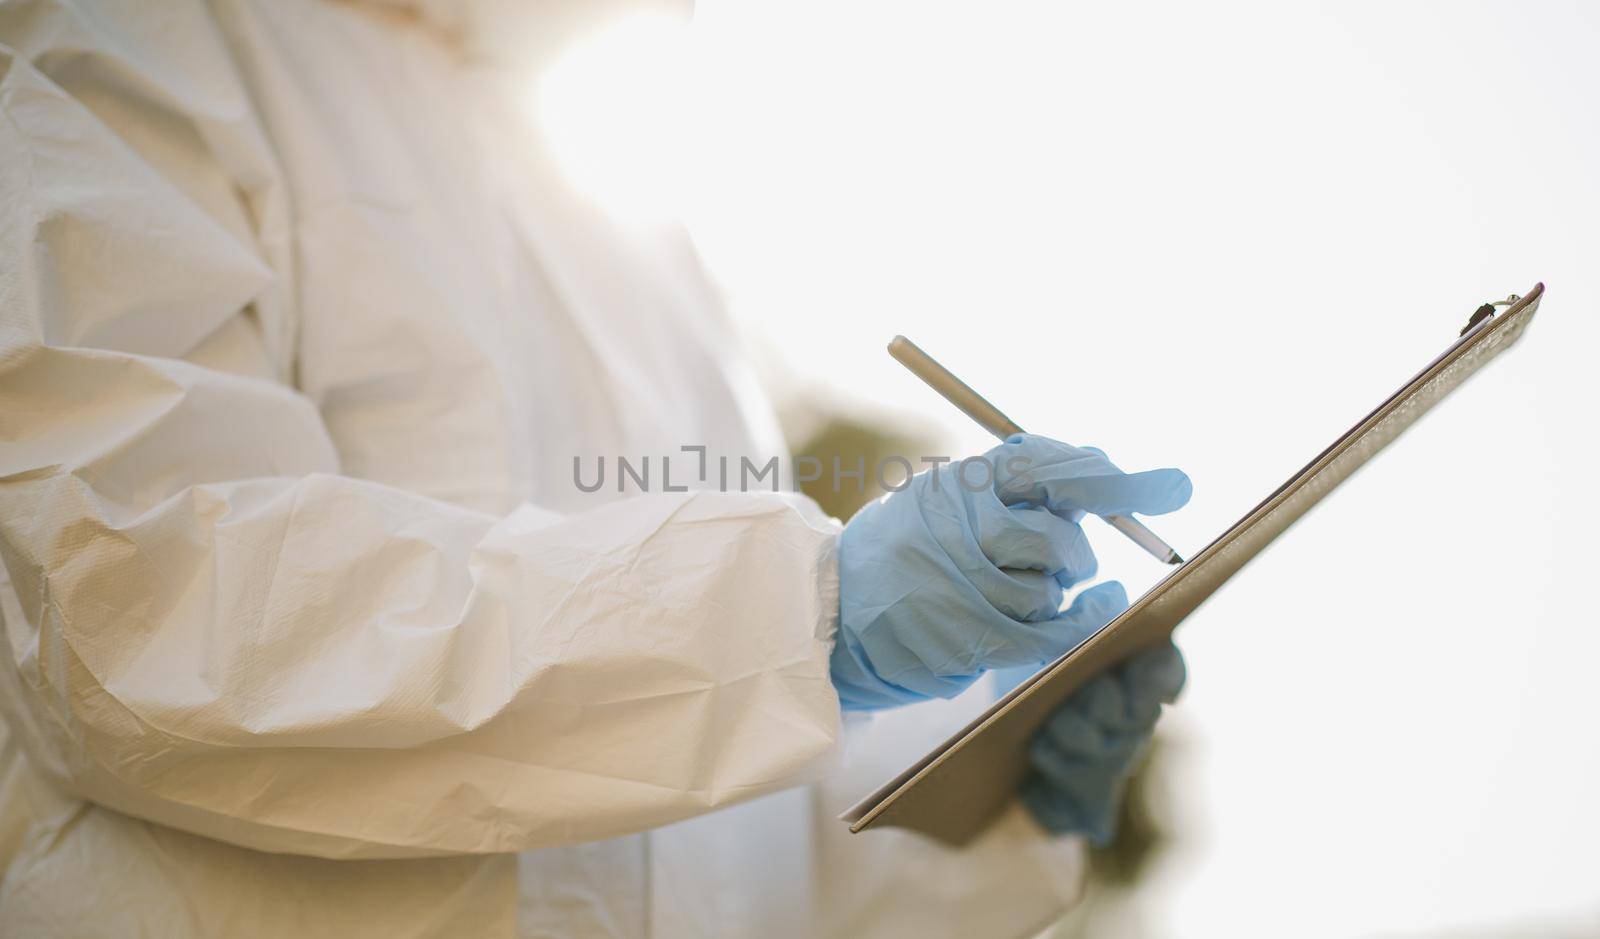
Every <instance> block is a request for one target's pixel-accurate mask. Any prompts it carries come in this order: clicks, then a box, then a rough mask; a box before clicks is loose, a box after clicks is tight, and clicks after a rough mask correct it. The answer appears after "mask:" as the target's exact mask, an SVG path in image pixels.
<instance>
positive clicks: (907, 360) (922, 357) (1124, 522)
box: [889, 336, 1183, 564]
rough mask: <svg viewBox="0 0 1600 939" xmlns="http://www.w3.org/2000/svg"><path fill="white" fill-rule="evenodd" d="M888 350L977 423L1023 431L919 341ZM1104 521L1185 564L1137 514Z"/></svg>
mask: <svg viewBox="0 0 1600 939" xmlns="http://www.w3.org/2000/svg"><path fill="white" fill-rule="evenodd" d="M889 354H890V355H892V356H894V357H895V360H896V361H898V362H899V363H900V364H901V365H904V366H905V367H906V368H908V369H910V370H911V374H913V375H915V376H917V377H918V378H920V379H922V380H923V382H925V383H926V384H927V385H928V387H929V388H932V389H933V390H934V391H937V392H939V394H941V395H943V396H944V399H945V400H946V401H948V402H950V403H951V404H953V405H955V406H956V407H958V408H960V409H961V412H962V413H963V414H965V415H967V416H968V417H970V418H972V419H973V420H975V421H977V422H978V426H980V427H982V428H983V429H984V430H987V431H988V432H989V433H991V434H994V435H995V436H996V437H999V438H1000V439H1001V440H1005V439H1006V438H1007V437H1010V436H1011V435H1012V434H1020V433H1023V432H1024V431H1023V429H1022V428H1021V427H1018V426H1017V423H1016V421H1013V420H1012V419H1011V418H1009V417H1006V416H1005V415H1004V414H1002V413H1001V412H1000V409H999V408H997V407H995V406H994V405H992V404H990V403H989V402H988V401H986V400H984V397H983V395H980V394H978V393H977V392H976V391H973V390H972V389H971V388H970V387H969V386H968V385H967V383H966V382H964V381H962V380H961V379H959V378H957V377H956V376H955V375H953V374H951V372H950V370H949V369H947V368H945V367H944V366H943V365H940V364H939V363H938V362H937V361H935V360H934V358H933V356H931V355H929V354H928V353H926V352H923V351H922V349H921V348H919V347H918V346H917V344H916V343H914V342H912V341H911V340H909V339H907V338H906V337H904V336H896V337H894V341H893V342H890V343H889ZM1104 520H1105V523H1106V524H1108V525H1110V526H1111V527H1112V528H1115V529H1116V530H1117V531H1120V532H1122V533H1123V534H1124V535H1126V536H1127V537H1128V540H1129V541H1132V542H1133V543H1134V544H1136V545H1138V546H1139V547H1141V548H1143V549H1145V550H1146V551H1148V552H1150V555H1151V556H1152V557H1154V558H1155V559H1156V560H1158V561H1161V562H1162V563H1164V564H1182V563H1183V558H1181V557H1179V556H1178V552H1176V551H1174V550H1172V546H1171V545H1169V544H1167V543H1166V542H1165V541H1162V540H1161V538H1160V537H1159V536H1158V535H1156V533H1155V532H1153V531H1151V530H1150V529H1148V528H1146V527H1144V524H1143V523H1142V522H1140V521H1139V520H1138V519H1136V518H1131V517H1129V516H1127V515H1107V516H1104Z"/></svg>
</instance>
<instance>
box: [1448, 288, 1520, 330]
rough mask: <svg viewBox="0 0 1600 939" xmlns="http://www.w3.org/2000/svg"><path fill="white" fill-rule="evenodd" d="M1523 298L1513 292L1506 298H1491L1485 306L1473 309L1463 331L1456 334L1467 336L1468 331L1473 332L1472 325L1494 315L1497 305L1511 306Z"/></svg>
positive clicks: (1462, 328)
mask: <svg viewBox="0 0 1600 939" xmlns="http://www.w3.org/2000/svg"><path fill="white" fill-rule="evenodd" d="M1521 299H1522V298H1521V297H1519V296H1517V295H1516V294H1512V295H1510V296H1509V297H1506V298H1505V299H1504V300H1490V301H1489V302H1488V303H1485V304H1484V305H1483V306H1480V307H1478V308H1477V309H1476V310H1473V311H1472V317H1471V319H1468V320H1467V325H1465V326H1463V327H1461V332H1459V333H1457V334H1456V335H1457V336H1465V335H1466V334H1467V333H1470V332H1472V327H1474V326H1476V325H1478V324H1479V323H1481V322H1483V321H1484V320H1486V319H1488V318H1489V317H1491V316H1493V315H1494V308H1495V307H1497V306H1510V305H1511V304H1513V303H1516V302H1517V301H1518V300H1521Z"/></svg>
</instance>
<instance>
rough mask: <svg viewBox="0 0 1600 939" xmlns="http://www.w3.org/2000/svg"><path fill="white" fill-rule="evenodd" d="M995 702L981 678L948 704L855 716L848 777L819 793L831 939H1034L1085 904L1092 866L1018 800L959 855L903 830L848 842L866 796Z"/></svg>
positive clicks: (820, 865) (846, 759) (848, 728)
mask: <svg viewBox="0 0 1600 939" xmlns="http://www.w3.org/2000/svg"><path fill="white" fill-rule="evenodd" d="M994 697H995V695H994V689H993V686H992V684H991V682H990V681H987V680H985V681H980V682H978V683H977V684H975V685H973V687H972V688H970V689H968V690H967V692H966V693H964V694H963V695H961V696H960V697H958V698H956V699H954V700H951V701H923V702H919V703H917V704H913V705H909V706H907V707H901V708H894V709H892V710H888V711H881V712H877V713H873V714H856V715H851V716H850V717H849V718H847V720H846V721H845V728H844V745H843V755H842V756H843V759H842V762H843V768H842V770H841V771H840V772H838V773H836V774H835V775H833V776H830V777H829V778H828V779H827V780H826V782H825V783H824V784H823V785H822V786H819V787H818V788H817V790H816V794H815V798H816V799H817V802H818V803H819V810H818V811H817V812H816V813H814V814H815V817H816V825H817V828H816V831H815V833H814V836H815V839H816V842H815V843H816V845H817V869H818V872H819V881H818V885H817V889H818V906H819V908H820V909H821V910H822V916H823V924H822V930H821V932H822V933H823V934H824V935H827V936H841V937H842V936H872V937H874V939H899V937H905V939H940V937H949V939H961V937H967V936H994V937H996V939H1027V937H1032V936H1035V935H1037V934H1039V933H1040V932H1041V931H1042V930H1044V929H1046V928H1047V927H1049V926H1050V925H1051V924H1052V923H1055V922H1056V921H1058V920H1060V919H1061V917H1063V916H1065V915H1066V913H1067V911H1068V910H1069V909H1070V908H1071V907H1072V906H1073V905H1074V904H1075V903H1076V902H1077V900H1078V898H1079V896H1080V894H1081V891H1082V886H1083V878H1084V873H1085V869H1086V862H1087V854H1086V849H1085V845H1084V842H1083V840H1082V839H1081V838H1077V837H1063V836H1057V835H1053V834H1051V833H1049V832H1047V831H1045V830H1044V829H1043V828H1040V827H1039V826H1038V825H1037V824H1035V823H1034V821H1033V819H1032V817H1031V816H1029V815H1028V812H1027V810H1026V809H1024V808H1023V807H1022V805H1021V803H1014V804H1013V805H1012V806H1011V807H1010V808H1009V809H1007V810H1006V812H1005V813H1004V814H1003V815H1001V816H1000V817H999V818H998V819H996V820H995V822H994V823H993V824H992V825H990V826H989V827H988V828H986V829H985V830H984V831H983V832H981V833H980V834H979V835H978V836H977V837H976V838H974V839H973V840H972V841H971V842H969V843H968V844H966V845H963V846H961V847H950V846H948V845H945V844H943V843H941V842H938V841H935V840H933V839H932V838H929V837H927V836H926V835H922V834H918V833H916V832H912V831H907V830H905V829H900V828H875V829H869V830H868V831H865V832H862V833H861V834H858V835H852V834H850V832H849V829H848V827H847V826H845V825H844V824H842V823H841V822H839V821H838V819H837V816H838V815H839V813H840V812H843V811H844V810H845V809H847V808H849V807H850V806H851V805H852V804H854V802H855V801H856V800H857V799H859V798H860V797H861V796H862V794H864V793H867V792H871V791H872V790H874V789H876V788H877V787H878V786H880V785H882V784H883V781H884V780H886V779H891V778H893V777H894V776H895V774H897V773H899V772H900V771H902V770H904V769H905V768H906V767H907V766H910V765H911V764H912V763H914V762H916V760H918V759H920V758H921V757H922V756H923V755H924V754H925V753H927V752H928V751H929V750H931V749H932V748H933V747H934V746H936V745H937V744H938V743H940V742H941V741H943V740H944V739H946V738H947V737H949V736H950V734H951V733H952V732H954V731H955V730H957V729H959V728H960V727H962V726H964V725H965V724H966V723H967V722H968V721H969V720H971V719H972V718H973V717H976V716H977V715H978V714H979V713H980V712H981V711H982V710H983V709H984V708H985V707H987V706H988V705H989V704H990V703H991V702H993V701H994Z"/></svg>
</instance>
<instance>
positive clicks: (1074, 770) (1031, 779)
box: [1022, 642, 1184, 845]
mask: <svg viewBox="0 0 1600 939" xmlns="http://www.w3.org/2000/svg"><path fill="white" fill-rule="evenodd" d="M1183 679H1184V669H1183V657H1182V656H1180V655H1179V654H1178V650H1177V647H1175V646H1174V645H1172V643H1170V642H1167V643H1162V644H1161V645H1159V646H1154V647H1152V648H1149V649H1145V650H1143V651H1141V652H1138V653H1136V654H1135V655H1133V656H1132V657H1131V658H1129V659H1128V660H1127V661H1126V662H1123V663H1122V664H1120V665H1117V666H1116V667H1114V668H1112V669H1110V670H1108V671H1107V672H1105V673H1104V674H1102V675H1099V676H1096V677H1095V678H1093V679H1091V680H1090V681H1089V683H1088V684H1086V685H1084V686H1083V687H1082V688H1080V689H1078V691H1077V692H1076V693H1074V694H1073V696H1072V697H1071V698H1069V699H1067V702H1066V703H1065V704H1063V705H1062V706H1061V709H1060V710H1058V711H1056V713H1055V714H1054V715H1052V716H1051V717H1050V720H1048V721H1046V722H1045V725H1044V727H1043V728H1041V729H1040V731H1039V734H1038V736H1036V737H1035V738H1034V740H1033V745H1032V747H1030V748H1029V750H1028V760H1029V763H1030V764H1031V765H1032V768H1031V771H1030V773H1029V775H1028V778H1027V779H1026V780H1025V781H1024V782H1023V784H1022V803H1023V804H1024V805H1026V806H1027V807H1028V809H1029V810H1030V811H1031V812H1032V813H1033V817H1034V818H1035V819H1037V820H1038V822H1039V824H1040V825H1042V826H1044V827H1045V828H1047V829H1049V830H1050V831H1053V832H1056V833H1058V834H1066V833H1069V832H1071V833H1079V834H1085V835H1088V836H1089V838H1090V840H1092V841H1094V842H1095V843H1096V844H1100V845H1104V844H1106V843H1108V842H1110V841H1111V837H1112V835H1113V834H1115V829H1116V820H1117V809H1118V807H1119V806H1120V805H1121V802H1122V790H1123V787H1124V785H1125V784H1126V782H1127V779H1128V776H1129V775H1130V774H1131V773H1132V772H1133V766H1134V763H1135V762H1136V761H1137V760H1138V758H1139V754H1140V752H1141V751H1143V749H1144V747H1145V744H1146V743H1148V742H1149V740H1150V732H1151V731H1152V730H1153V729H1154V728H1155V726H1156V718H1157V717H1159V716H1160V715H1161V705H1163V704H1171V703H1172V702H1173V701H1174V700H1176V699H1177V697H1178V692H1179V691H1180V690H1182V688H1183Z"/></svg>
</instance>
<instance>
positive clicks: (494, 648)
mask: <svg viewBox="0 0 1600 939" xmlns="http://www.w3.org/2000/svg"><path fill="white" fill-rule="evenodd" d="M510 101H511V96H510V95H509V93H508V90H507V89H506V88H504V87H501V86H500V85H499V84H498V83H497V76H496V74H495V73H494V72H493V71H485V70H483V69H481V68H478V67H476V66H474V65H473V64H472V63H470V62H468V61H466V60H465V59H464V58H463V57H462V56H461V55H460V54H459V52H458V50H456V49H455V48H454V47H453V46H452V45H451V43H450V41H449V37H448V36H447V35H445V34H443V33H441V32H440V31H439V30H438V29H437V28H436V27H435V25H434V24H431V23H430V22H429V21H428V20H427V18H426V17H422V16H418V15H415V14H414V13H411V12H408V11H405V10H396V9H391V8H371V7H365V6H362V5H347V4H338V3H323V2H313V0H287V2H285V0H219V2H217V3H214V4H211V5H209V6H208V5H204V4H201V3H198V2H184V3H162V4H148V3H135V2H132V0H127V2H106V3H94V4H91V3H83V4H73V3H69V2H66V0H37V2H3V3H0V561H3V566H0V622H3V628H4V639H5V642H4V646H3V649H0V714H3V720H0V871H3V881H0V935H4V936H17V937H23V936H54V935H72V936H119V937H121V936H132V935H162V936H220V935H284V936H294V937H297V939H314V937H321V936H330V937H331V936H340V937H349V936H365V935H371V936H384V937H396V936H411V935H441V936H443V935H450V936H457V935H460V936H512V935H521V936H628V937H633V936H704V935H730V936H744V935H761V936H775V935H852V936H857V935H861V936H877V935H884V936H889V935H898V934H906V935H920V936H938V935H951V936H955V935H963V936H970V935H985V936H990V935H998V936H1003V935H1008V934H1009V935H1016V934H1020V933H1023V932H1026V931H1028V930H1030V929H1032V928H1035V927H1038V926H1040V925H1043V924H1044V923H1046V922H1048V921H1049V919H1050V918H1051V917H1052V916H1054V915H1055V914H1056V913H1058V912H1059V911H1060V910H1061V908H1062V906H1063V904H1064V903H1065V902H1067V901H1070V899H1071V894H1072V890H1073V889H1074V886H1075V883H1076V879H1077V875H1078V870H1077V862H1078V858H1079V853H1078V849H1077V846H1076V845H1075V843H1072V842H1068V841H1062V840H1056V839H1049V838H1047V837H1045V836H1044V835H1043V834H1041V833H1040V832H1039V831H1038V830H1037V829H1035V828H1033V827H1032V825H1031V823H1030V822H1029V821H1028V820H1027V819H1026V818H1025V817H1023V816H1022V815H1021V814H1020V813H1015V812H1014V813H1013V814H1011V815H1009V816H1007V817H1006V818H1004V819H1002V820H1001V821H1000V822H999V823H997V825H996V826H995V827H994V828H993V829H992V830H991V831H990V832H989V833H988V834H987V835H986V836H985V837H984V838H983V839H982V840H981V841H980V842H978V843H977V844H975V845H973V846H970V847H968V848H966V849H964V850H960V851H955V850H950V849H947V848H943V847H940V846H937V845H934V844H931V843H929V842H925V841H923V840H921V839H919V838H917V837H914V836H911V835H908V834H903V833H894V832H890V833H886V834H869V835H862V836H849V835H848V834H846V833H845V831H844V829H843V826H842V825H840V824H839V823H838V822H836V821H835V820H833V818H832V817H831V813H832V812H834V811H837V810H838V809H839V808H840V807H842V805H843V804H845V803H846V802H848V801H849V800H850V799H851V798H853V797H855V796H859V795H860V794H862V793H863V792H864V791H866V790H867V789H869V788H870V787H871V786H872V785H874V784H876V783H877V782H879V781H881V779H882V778H885V777H886V776H887V775H888V774H889V773H891V772H892V771H893V770H896V769H898V768H900V767H901V766H902V765H904V763H905V762H906V761H907V760H908V759H909V758H910V757H911V756H913V755H915V754H916V753H918V752H920V750H921V749H922V748H923V747H924V746H925V745H926V744H927V743H928V742H929V740H930V739H931V738H930V736H929V733H928V731H927V726H930V725H931V726H933V727H934V736H938V735H939V733H940V732H941V731H942V730H943V729H948V727H949V726H950V724H951V722H952V721H953V718H951V717H950V716H949V714H950V713H951V712H952V710H953V709H959V708H960V707H961V704H960V702H957V703H956V704H943V703H939V704H929V705H925V706H918V707H913V708H909V709H905V710H903V711H900V712H894V713H891V714H888V715H884V716H882V717H880V718H878V719H877V720H875V721H873V722H870V723H871V726H866V727H861V728H855V729H853V730H852V733H853V732H854V730H859V731H860V734H861V739H855V740H852V741H851V742H850V743H849V745H848V746H843V745H841V743H840V740H839V738H840V733H841V730H840V718H839V709H838V703H837V700H836V698H835V696H834V693H833V689H832V686H831V684H830V682H829V677H828V653H829V648H830V643H831V633H832V630H833V623H834V618H835V617H836V611H837V596H836V593H837V579H836V575H835V572H834V570H833V550H834V545H835V542H836V538H837V523H835V522H834V521H832V520H830V519H828V518H826V517H824V516H823V515H822V513H821V512H820V511H819V510H818V509H817V508H816V506H815V505H814V504H812V503H810V502H808V501H807V500H805V499H804V498H802V497H799V496H796V495H791V494H784V493H771V492H765V491H756V492H737V491H735V492H718V491H706V490H701V491H691V492H687V493H671V492H662V491H656V492H652V493H650V494H646V495H641V494H633V495H629V496H626V497H624V496H622V495H619V494H618V493H617V492H616V491H615V489H614V487H613V486H612V485H608V486H607V488H606V489H605V490H603V491H601V492H598V493H592V494H591V493H585V492H583V491H582V490H581V489H579V488H578V487H577V486H576V485H575V484H574V480H573V458H574V457H575V456H576V457H581V458H583V460H584V461H585V466H588V467H592V466H594V465H595V460H596V459H597V458H598V457H601V456H605V457H607V458H608V459H615V457H616V456H617V455H619V454H626V455H656V457H657V458H659V455H664V454H676V455H678V457H679V458H678V459H677V460H675V461H674V474H675V475H677V474H679V473H680V471H683V470H687V469H689V468H690V467H692V466H693V465H694V461H693V459H692V458H691V457H686V456H683V455H682V453H681V451H680V448H681V447H682V446H685V445H704V446H706V447H707V448H708V452H709V453H710V454H712V455H716V454H730V455H735V456H738V455H749V456H752V457H754V458H755V459H756V460H758V461H763V460H765V459H766V458H767V457H768V456H769V455H773V454H777V453H779V452H780V451H781V444H780V443H779V441H778V438H777V434H776V431H775V427H774V423H773V421H772V420H771V417H770V414H769V412H768V410H767V406H766V404H765V402H764V401H763V400H762V399H761V397H760V395H759V392H758V391H757V389H756V388H755V385H754V383H753V381H752V378H751V376H750V374H749V373H748V371H747V370H746V367H745V365H744V364H743V363H742V361H741V359H740V357H739V355H738V353H737V350H736V348H735V345H734V343H733V341H732V339H731V334H730V331H729V329H728V327H727V326H726V324H725V323H724V321H723V320H722V319H721V316H720V312H719V310H718V308H717V306H716V304H715V302H714V299H713V297H712V296H711V294H710V292H709V291H708V289H707V287H706V285H705V283H704V282H703V280H702V278H701V276H700V273H699V270H698V268H697V266H696V261H695V259H694V257H693V254H692V251H691V250H690V248H689V246H688V244H687V242H686V240H685V239H684V238H683V237H682V235H681V234H680V233H678V232H677V231H676V230H671V229H666V228H661V227H655V228H640V227H631V228H630V227H625V226H622V225H620V224H617V223H616V222H615V221H614V220H612V219H609V218H608V217H606V216H605V215H604V214H603V213H602V212H601V210H600V209H598V208H596V207H594V206H592V205H590V204H588V203H586V202H585V201H583V200H582V199H581V198H579V197H578V196H576V195H574V194H572V193H570V192H569V191H568V190H567V189H566V188H565V187H564V186H563V184H562V182H561V179H560V176H559V174H558V173H557V171H556V170H555V168H554V167H553V166H551V165H550V163H549V158H548V156H547V154H546V153H545V152H544V150H543V149H542V146H541V144H540V142H539V141H538V140H537V139H535V138H534V131H533V129H532V128H531V126H530V122H528V121H526V120H525V119H523V118H521V117H520V115H519V114H518V113H517V112H516V109H515V108H514V107H512V106H510V105H509V103H508V102H510ZM657 472H658V473H659V464H658V469H657ZM683 475H685V476H687V475H689V474H687V473H684V474H683ZM614 481H615V480H614V479H613V480H611V482H612V483H614ZM677 481H678V480H676V479H675V480H674V482H677ZM691 481H693V480H691ZM655 484H656V487H657V489H658V490H659V488H660V479H659V476H658V477H657V479H656V480H655ZM850 735H851V734H847V736H850ZM841 749H842V750H844V751H845V752H844V753H843V754H842V755H841V753H840V752H839V751H840V750H841ZM747 800H749V801H747ZM675 823H676V824H675Z"/></svg>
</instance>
